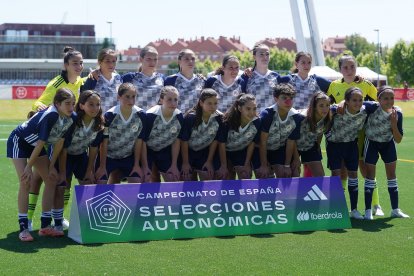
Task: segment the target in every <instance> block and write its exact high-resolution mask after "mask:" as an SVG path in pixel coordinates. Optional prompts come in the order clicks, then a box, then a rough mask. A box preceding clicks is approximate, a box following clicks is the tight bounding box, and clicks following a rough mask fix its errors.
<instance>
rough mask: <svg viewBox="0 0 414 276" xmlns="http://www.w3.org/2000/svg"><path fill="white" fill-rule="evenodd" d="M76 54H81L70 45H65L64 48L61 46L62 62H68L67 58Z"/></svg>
mask: <svg viewBox="0 0 414 276" xmlns="http://www.w3.org/2000/svg"><path fill="white" fill-rule="evenodd" d="M78 55H80V56H82V53H81V52H79V51H76V50H75V48H73V47H71V46H65V48H63V63H65V64H69V60H70V59H71V58H72V57H74V56H78Z"/></svg>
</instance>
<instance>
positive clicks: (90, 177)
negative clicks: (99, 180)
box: [83, 170, 96, 184]
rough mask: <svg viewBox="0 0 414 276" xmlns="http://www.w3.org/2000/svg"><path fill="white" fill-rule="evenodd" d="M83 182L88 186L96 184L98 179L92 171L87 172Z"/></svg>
mask: <svg viewBox="0 0 414 276" xmlns="http://www.w3.org/2000/svg"><path fill="white" fill-rule="evenodd" d="M83 180H84V181H85V182H86V183H88V184H93V183H95V182H96V179H95V175H94V173H93V171H91V170H90V171H87V172H86V174H85V177H84V179H83Z"/></svg>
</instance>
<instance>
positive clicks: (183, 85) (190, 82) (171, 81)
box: [164, 73, 205, 112]
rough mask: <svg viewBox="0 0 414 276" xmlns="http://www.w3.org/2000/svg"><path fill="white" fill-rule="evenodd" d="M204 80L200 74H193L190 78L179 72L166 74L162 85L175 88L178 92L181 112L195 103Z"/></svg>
mask: <svg viewBox="0 0 414 276" xmlns="http://www.w3.org/2000/svg"><path fill="white" fill-rule="evenodd" d="M204 82H205V79H204V77H202V76H200V75H196V74H193V77H192V78H191V79H187V78H186V77H184V76H183V75H182V74H181V73H177V74H174V75H171V76H168V77H167V78H166V79H165V81H164V85H165V86H167V85H171V86H174V87H175V88H177V90H178V92H179V94H180V97H179V101H178V106H179V108H180V110H181V111H182V112H186V111H187V110H189V109H191V108H193V107H194V106H195V105H196V104H197V102H198V98H199V97H200V93H201V90H202V89H203V87H204Z"/></svg>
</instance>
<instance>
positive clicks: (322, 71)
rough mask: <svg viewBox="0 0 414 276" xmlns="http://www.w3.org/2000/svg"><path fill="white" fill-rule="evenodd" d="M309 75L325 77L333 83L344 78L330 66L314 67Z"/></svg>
mask: <svg viewBox="0 0 414 276" xmlns="http://www.w3.org/2000/svg"><path fill="white" fill-rule="evenodd" d="M309 74H310V75H313V74H315V75H317V76H319V77H323V78H326V79H328V80H331V81H333V80H337V79H340V78H342V74H341V73H339V72H336V71H335V70H334V69H332V68H330V67H328V66H314V67H312V68H311V70H310V72H309Z"/></svg>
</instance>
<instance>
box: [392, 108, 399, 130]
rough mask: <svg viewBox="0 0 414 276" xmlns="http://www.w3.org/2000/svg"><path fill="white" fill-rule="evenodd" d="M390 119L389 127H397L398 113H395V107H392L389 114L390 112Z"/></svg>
mask: <svg viewBox="0 0 414 276" xmlns="http://www.w3.org/2000/svg"><path fill="white" fill-rule="evenodd" d="M390 121H391V127H392V128H395V127H397V122H398V115H397V111H396V110H395V108H394V107H393V108H392V111H391V114H390Z"/></svg>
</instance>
